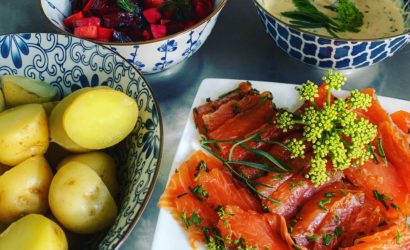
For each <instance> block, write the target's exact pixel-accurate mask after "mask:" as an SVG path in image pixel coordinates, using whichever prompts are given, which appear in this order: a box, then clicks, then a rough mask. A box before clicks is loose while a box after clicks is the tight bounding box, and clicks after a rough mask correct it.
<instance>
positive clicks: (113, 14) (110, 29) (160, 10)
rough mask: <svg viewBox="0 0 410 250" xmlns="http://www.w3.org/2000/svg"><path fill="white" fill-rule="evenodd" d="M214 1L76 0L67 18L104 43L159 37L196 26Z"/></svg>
mask: <svg viewBox="0 0 410 250" xmlns="http://www.w3.org/2000/svg"><path fill="white" fill-rule="evenodd" d="M213 3H214V0H73V1H72V6H71V7H72V14H71V15H70V16H68V17H67V18H65V19H64V20H63V23H64V25H65V27H66V28H67V29H68V30H69V31H70V32H72V33H73V34H74V35H76V36H78V37H82V38H89V39H94V40H97V41H101V42H120V43H125V42H133V41H134V42H135V41H146V40H151V39H158V38H161V37H164V36H167V35H171V34H174V33H177V32H179V31H182V30H185V29H187V28H189V27H192V26H193V25H195V24H196V23H198V22H199V21H201V20H203V19H204V18H205V17H207V16H208V15H209V14H210V13H211V12H212V11H213Z"/></svg>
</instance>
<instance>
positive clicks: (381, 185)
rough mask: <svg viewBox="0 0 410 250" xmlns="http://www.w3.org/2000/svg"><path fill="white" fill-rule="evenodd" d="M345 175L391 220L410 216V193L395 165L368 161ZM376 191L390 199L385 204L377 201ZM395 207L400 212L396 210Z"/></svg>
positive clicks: (349, 169)
mask: <svg viewBox="0 0 410 250" xmlns="http://www.w3.org/2000/svg"><path fill="white" fill-rule="evenodd" d="M386 153H387V152H386ZM377 157H378V158H379V159H380V157H379V156H377ZM344 173H345V175H346V177H347V178H348V179H349V180H350V181H351V182H352V183H353V184H354V185H355V186H357V187H359V188H360V189H361V190H363V191H364V192H365V194H366V196H367V198H368V199H369V201H371V202H372V203H373V204H375V205H376V206H378V207H380V209H381V211H382V212H383V213H385V214H386V216H388V217H389V218H390V219H394V218H398V217H401V216H402V214H404V215H407V214H410V193H409V192H408V189H407V187H406V184H405V182H404V181H403V178H402V177H401V176H400V172H399V171H398V170H397V168H396V167H395V166H393V164H391V163H389V162H388V163H387V165H386V164H384V163H383V162H382V161H379V164H376V163H375V162H374V161H373V160H368V161H366V162H365V163H364V165H362V166H360V167H357V168H354V167H351V168H348V169H346V170H345V171H344ZM375 191H377V192H378V193H380V194H382V195H385V196H387V197H389V198H386V199H383V201H384V203H383V201H380V200H376V199H375ZM390 198H391V199H390ZM395 206H397V207H398V208H399V210H396V208H395Z"/></svg>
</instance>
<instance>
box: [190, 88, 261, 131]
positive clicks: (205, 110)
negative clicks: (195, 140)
mask: <svg viewBox="0 0 410 250" xmlns="http://www.w3.org/2000/svg"><path fill="white" fill-rule="evenodd" d="M252 94H256V93H254V92H253V91H252V85H251V84H250V83H249V82H241V83H240V84H239V86H238V88H236V89H234V90H232V91H230V92H228V93H225V94H224V95H222V96H220V97H219V98H218V99H217V100H215V101H211V100H209V101H207V102H206V103H204V104H202V105H200V106H198V107H197V108H194V110H193V115H194V122H195V125H196V127H197V128H198V130H199V133H201V134H204V135H206V134H207V133H208V131H207V128H206V126H205V123H204V120H203V116H204V115H206V114H209V113H212V112H214V111H215V110H217V109H218V108H219V107H220V106H221V105H223V104H224V103H227V102H229V101H231V100H240V99H242V98H243V97H244V96H245V95H252Z"/></svg>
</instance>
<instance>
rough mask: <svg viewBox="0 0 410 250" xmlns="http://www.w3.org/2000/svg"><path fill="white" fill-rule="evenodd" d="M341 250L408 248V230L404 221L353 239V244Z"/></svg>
mask: <svg viewBox="0 0 410 250" xmlns="http://www.w3.org/2000/svg"><path fill="white" fill-rule="evenodd" d="M341 249H342V250H398V249H400V250H406V249H410V230H409V228H408V227H407V225H406V224H405V223H400V224H396V225H392V226H388V227H387V228H386V229H385V230H383V231H380V232H377V233H375V234H373V235H370V236H365V237H363V238H359V239H357V240H355V244H354V246H351V247H346V248H341Z"/></svg>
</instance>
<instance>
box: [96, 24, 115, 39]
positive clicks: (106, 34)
mask: <svg viewBox="0 0 410 250" xmlns="http://www.w3.org/2000/svg"><path fill="white" fill-rule="evenodd" d="M113 32H114V29H110V28H104V27H97V33H98V34H97V39H96V40H98V41H101V42H111V40H112V34H113Z"/></svg>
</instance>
